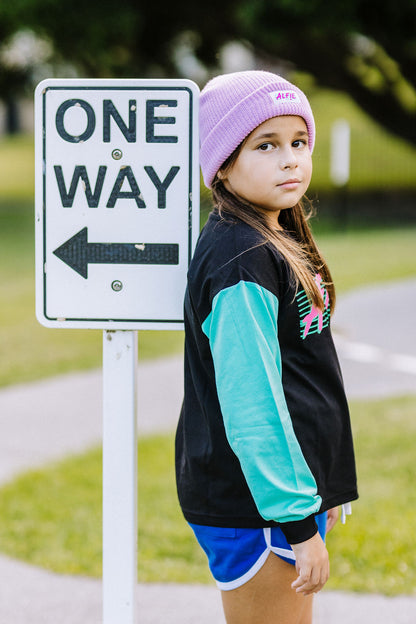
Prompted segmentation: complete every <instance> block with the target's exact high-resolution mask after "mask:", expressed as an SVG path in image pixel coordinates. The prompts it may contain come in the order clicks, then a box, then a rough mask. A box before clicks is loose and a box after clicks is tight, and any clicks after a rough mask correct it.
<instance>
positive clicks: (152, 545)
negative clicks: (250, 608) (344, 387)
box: [0, 397, 416, 595]
mask: <svg viewBox="0 0 416 624" xmlns="http://www.w3.org/2000/svg"><path fill="white" fill-rule="evenodd" d="M415 408H416V398H414V397H412V398H401V399H398V398H394V399H389V400H383V401H371V402H363V401H360V402H354V403H352V406H351V412H352V421H353V430H354V439H355V446H356V454H357V465H358V478H359V491H360V499H359V500H358V501H357V502H355V503H354V504H353V515H352V516H351V517H349V518H348V520H347V524H346V525H345V526H342V525H341V524H340V523H339V524H338V525H337V526H336V527H335V529H334V530H333V531H332V533H330V534H329V536H328V540H327V541H328V548H329V551H330V557H331V578H330V581H329V583H328V588H329V589H343V590H352V591H358V592H377V593H385V594H390V595H393V594H400V593H406V594H408V593H412V592H413V593H414V591H415V589H414V588H415V587H416V546H415V543H414V539H413V534H412V527H414V526H415V522H416V493H415V490H414V487H413V480H414V479H413V474H414V448H415V444H416V421H415V419H414V412H415ZM173 465H174V464H173V438H172V436H171V435H168V436H154V437H150V438H146V439H143V440H140V442H139V494H138V497H139V537H138V539H139V558H138V562H139V579H140V580H142V581H149V582H186V583H195V582H211V581H210V576H209V573H208V570H207V564H206V560H205V556H204V555H203V553H202V551H201V550H200V549H199V547H198V546H197V544H196V541H195V539H194V537H193V535H192V532H191V530H190V529H189V527H188V525H187V524H186V522H185V520H184V519H183V517H182V514H181V512H180V510H179V507H178V503H177V498H176V489H175V482H174V471H173ZM0 550H1V551H2V552H4V553H7V554H9V555H10V556H13V557H19V558H21V559H24V560H26V561H28V562H30V563H32V564H35V565H40V566H43V567H46V568H48V569H51V570H55V571H57V572H61V573H73V574H87V575H92V576H99V575H100V574H101V453H100V451H98V450H95V451H91V452H89V453H86V454H83V455H81V456H79V457H73V458H71V459H67V460H65V461H63V462H60V463H58V464H55V465H53V466H50V467H47V468H45V469H44V470H38V471H35V472H31V473H28V474H26V475H24V476H22V477H20V478H18V479H16V480H15V481H13V482H11V483H10V484H8V485H6V486H4V487H3V488H1V489H0Z"/></svg>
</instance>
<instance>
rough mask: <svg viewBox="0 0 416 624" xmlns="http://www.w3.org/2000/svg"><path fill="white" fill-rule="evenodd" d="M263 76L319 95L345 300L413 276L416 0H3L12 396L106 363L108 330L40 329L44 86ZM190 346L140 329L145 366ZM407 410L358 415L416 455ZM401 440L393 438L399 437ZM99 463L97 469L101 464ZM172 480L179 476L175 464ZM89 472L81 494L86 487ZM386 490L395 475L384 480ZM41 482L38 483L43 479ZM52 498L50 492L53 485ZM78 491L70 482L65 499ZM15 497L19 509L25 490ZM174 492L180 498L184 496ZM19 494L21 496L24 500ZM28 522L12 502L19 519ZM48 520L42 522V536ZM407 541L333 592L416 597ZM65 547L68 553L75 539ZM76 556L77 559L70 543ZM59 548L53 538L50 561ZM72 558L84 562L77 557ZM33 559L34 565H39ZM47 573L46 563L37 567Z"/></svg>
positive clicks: (0, 105) (323, 240)
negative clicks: (54, 81) (37, 125)
mask: <svg viewBox="0 0 416 624" xmlns="http://www.w3.org/2000/svg"><path fill="white" fill-rule="evenodd" d="M254 68H257V69H266V70H271V71H275V72H277V73H280V74H282V75H283V76H285V77H286V78H288V79H289V80H292V81H293V82H295V83H296V84H298V85H299V86H300V87H301V88H302V89H303V90H304V91H305V92H306V94H307V96H308V97H309V99H310V102H311V105H312V109H313V111H314V114H315V118H316V125H317V143H316V148H315V151H314V156H313V160H314V175H313V180H312V185H311V188H310V193H309V196H310V198H311V199H312V200H313V201H314V204H315V206H316V209H317V216H316V217H315V219H314V221H313V229H314V232H315V234H316V237H317V239H318V243H319V244H320V246H321V248H322V250H323V252H324V255H326V256H327V259H328V261H329V264H330V266H331V268H332V271H333V275H334V278H335V282H336V285H337V288H338V292H339V293H340V294H344V293H348V292H349V291H351V290H352V289H355V288H359V287H362V286H364V285H368V284H377V283H384V282H387V281H394V280H401V279H404V278H410V277H415V275H416V255H415V242H416V239H415V234H416V199H415V191H416V2H415V0H395V1H394V2H393V1H391V0H381V1H380V2H377V3H374V2H369V1H368V0H349V1H348V2H345V0H333V1H332V2H331V3H328V2H326V1H325V0H226V1H224V0H210V2H209V3H200V2H195V0H176V2H167V1H166V0H158V1H157V2H144V1H143V0H119V1H118V2H110V1H109V0H89V1H88V2H85V0H83V1H81V0H73V1H72V2H67V3H62V2H60V1H59V0H13V2H6V1H3V2H1V3H0V276H1V300H0V302H1V303H0V387H1V386H3V387H6V386H10V385H12V384H20V383H23V382H28V381H34V380H38V379H41V378H44V377H49V376H51V375H56V374H59V373H67V372H70V371H80V370H85V369H91V368H95V367H99V366H100V363H101V332H100V331H94V330H88V331H85V330H72V329H71V330H65V329H63V330H61V329H59V330H56V329H54V330H51V329H45V328H43V327H41V326H40V325H39V324H38V323H37V321H36V320H35V313H34V290H35V287H34V219H33V213H34V206H33V196H34V146H33V90H34V87H35V86H36V84H37V83H38V82H39V81H41V80H42V79H44V78H50V77H57V78H73V77H88V78H111V77H114V78H158V77H166V78H173V77H183V78H189V79H191V80H194V81H195V82H196V83H197V84H198V85H199V86H200V87H202V86H203V85H204V84H205V82H206V81H207V80H208V79H209V78H210V77H211V76H213V75H215V74H217V73H221V72H230V71H238V70H244V69H254ZM340 146H341V148H342V149H341V156H339V148H340ZM337 154H338V155H337ZM201 187H202V190H201V212H202V221H203V220H204V218H205V217H206V214H207V212H208V211H209V209H210V195H209V193H208V191H207V190H206V189H204V187H203V185H201ZM410 313H413V312H412V311H410V310H409V314H410ZM389 322H392V321H391V320H390V321H389ZM182 343H183V336H182V333H181V332H140V336H139V357H140V358H141V359H142V360H146V359H148V358H155V357H157V356H165V355H172V354H175V353H180V351H181V349H182ZM406 401H407V402H405V403H404V404H403V405H402V409H401V411H400V410H399V412H397V409H396V407H397V406H396V403H395V405H394V406H393V404H391V405H390V404H389V403H388V402H387V403H386V402H383V406H387V407H383V406H382V405H381V404H377V405H376V406H374V405H373V404H371V406H369V405H368V404H360V406H358V407H357V408H356V410H357V414H359V415H360V419H357V420H356V422H357V423H358V422H360V423H361V424H362V423H363V418H364V416H363V415H365V417H366V418H368V421H367V422H368V423H373V425H374V424H375V423H377V422H379V421H380V419H381V418H382V416H381V414H382V413H383V412H382V410H383V409H387V410H389V409H390V408H391V409H393V407H394V410H393V412H394V414H393V412H391V411H388V412H386V413H385V419H386V422H385V426H384V428H383V427H381V428H380V431H379V433H383V434H385V433H386V432H389V431H390V429H389V427H390V426H391V427H392V428H394V430H395V431H396V433H397V431H398V428H399V429H400V427H402V428H403V431H406V432H407V433H408V436H407V442H408V443H409V444H410V442H411V440H413V442H412V444H413V443H414V441H415V439H416V438H415V436H416V433H415V431H414V424H411V423H413V421H414V405H415V402H414V400H413V399H412V400H407V399H406ZM392 414H393V415H392ZM412 414H413V418H412ZM386 423H387V424H386ZM388 423H390V424H388ZM400 423H401V424H400ZM399 424H400V427H399ZM356 426H357V427H358V428H359V425H358V424H357V425H356ZM412 427H413V429H412ZM412 432H413V433H412ZM411 434H412V435H413V438H412V437H411ZM386 435H387V434H386ZM363 436H364V437H363V440H364V442H363V444H364V447H363V448H362V449H361V451H360V452H361V454H362V456H363V457H364V456H365V457H367V458H369V461H370V466H369V467H367V468H368V475H367V478H368V483H373V481H372V479H378V478H379V477H378V476H377V474H376V472H377V471H374V470H373V469H372V466H374V462H375V461H376V459H375V458H376V457H377V455H378V453H380V452H381V451H380V448H381V447H379V446H377V444H375V442H374V438H371V440H370V438H368V439H366V438H365V431H364V432H363ZM387 437H388V439H389V440H390V442H391V436H390V437H389V436H387ZM396 441H397V440H396ZM170 443H171V440H168V441H166V440H165V442H164V444H165V446H163V445H162V444H161V442H160V441H159V442H158V445H157V446H158V448H159V449H160V448H161V449H162V454H163V455H164V458H169V457H170V455H169V453H170V451H169V450H168V449H170V448H171V444H170ZM374 444H375V446H374ZM380 444H382V446H383V451H382V452H383V454H384V456H386V453H387V448H389V449H390V450H391V452H392V453H393V454H394V453H395V452H396V451H397V447H395V446H394V445H393V446H392V445H391V444H390V446H389V441H388V440H387V439H384V438H383V442H380ZM394 444H396V442H395V443H394ZM369 445H370V446H371V445H373V446H371V448H370V446H369ZM146 448H147V447H146ZM163 449H165V450H163ZM143 453H144V454H145V456H146V457H147V458H148V461H149V463H150V462H151V459H150V458H152V457H153V458H154V457H155V449H154V447H153V446H151V445H150V447H149V448H148V449H147V450H146V449H145V450H143ZM146 453H147V455H146ZM412 453H413V451H412V450H411V446H409V464H408V465H407V464H406V467H405V468H403V467H402V468H401V472H400V474H398V473H394V474H395V475H396V476H395V478H397V479H399V480H400V479H401V480H402V481H400V483H402V484H403V483H406V481H405V479H410V481H409V488H411V470H412V469H411V467H410V466H411V463H410V462H411V461H413V455H412ZM94 457H95V456H94ZM371 458H373V460H372V459H371ZM403 458H404V455H403V454H402V459H403ZM162 459H163V458H161V462H162ZM93 461H94V462H96V461H98V460H97V459H96V457H95V458H94V460H93ZM372 461H373V464H372V463H371V462H372ZM403 461H404V459H403ZM162 463H163V462H162ZM94 466H95V464H94ZM159 468H160V467H159ZM159 468H157V470H159ZM367 468H366V470H367ZM83 470H84V469H83ZM85 470H86V469H85ZM160 470H161V471H162V472H160V473H157V474H158V475H159V476H158V477H157V479H159V481H160V483H161V482H162V481H163V475H164V474H165V473H163V470H165V468H160ZM166 470H168V471H170V470H171V465H170V464H168V465H167V468H166ZM64 472H68V468H66V469H65V471H64ZM84 472H85V471H84ZM77 474H78V476H77V477H76V478H75V477H74V482H75V481H77V482H79V481H80V477H79V473H77ZM389 474H390V473H389ZM161 475H162V476H161ZM406 475H407V476H406ZM169 478H170V477H169ZM386 478H387V477H386V475H384V476H383V483H386ZM403 480H404V481H403ZM31 483H32V486H33V479H32V482H31ZM169 483H170V481H169ZM377 483H378V485H377V487H376V486H374V487H373V485H372V486H371V488H372V491H377V492H378V495H379V498H378V499H377V501H376V502H374V500H373V502H372V503H371V504H373V505H378V504H380V501H382V500H383V491H382V487H381V485H380V484H379V481H377ZM32 486H31V487H32ZM396 486H397V483H396V481H395V482H394V483H393V484H392V485H391V489H392V491H395V492H397V488H398V487H399V486H397V487H396ZM45 487H47V488H49V491H50V485H47V486H45ZM68 488H69V486H68V484H66V485H65V490H68ZM152 488H153V490H152V491H153V494H151V492H150V490H151V489H152ZM377 488H378V489H377ZM29 489H30V488H29ZM403 489H405V488H403ZM172 491H173V490H172ZM155 492H158V496H159V503H158V504H160V500H161V499H162V498H163V497H164V496H165V494H163V493H162V492H161V491H159V490H157V487H156V486H155V483H154V482H153V481H152V482H151V487H149V496H155ZM1 496H2V495H1ZM1 496H0V507H1V508H2V509H3V510H4V509H6V508H7V509H9V507H7V505H9V503H7V501H6V499H7V496H6V498H4V497H3V498H1ZM10 496H11V498H12V499H13V496H15V499H16V494H14V495H12V494H10ZM39 496H41V495H39ZM167 496H168V498H169V496H172V492H170V494H167ZM18 498H19V500H20V501H21V500H22V492H21V490H19V495H18ZM15 499H14V500H15ZM7 500H9V499H7ZM169 500H170V501H172V500H173V499H171V498H170V499H169ZM9 502H10V501H9ZM6 503H7V504H6ZM149 504H150V505H151V503H149ZM175 504H176V503H172V502H170V503H169V502H168V503H166V505H167V509H166V510H165V511H164V513H163V514H161V515H162V516H163V517H164V518H166V517H167V516H169V509H170V507H171V506H172V505H175ZM371 504H370V506H369V507H368V508H367V509H364V512H362V513H363V517H364V522H363V524H365V522H366V520H365V518H366V517H367V516H365V514H366V513H367V514H368V517H371V516H372V509H374V507H373V508H372V507H371ZM383 504H384V503H383ZM57 506H59V505H57ZM29 509H30V514H29V515H31V517H32V518H33V517H34V513H35V512H34V509H33V507H30V506H29ZM4 513H6V512H4ZM7 513H9V512H7ZM16 513H17V512H16V510H14V511H13V506H12V507H11V508H10V516H9V520H8V522H9V521H10V518H13V517H15V516H16ZM88 513H89V512H88ZM88 513H87V514H86V515H88ZM175 513H176V512H175ZM397 513H398V512H397ZM412 513H414V511H413V512H412ZM13 514H14V515H13ZM406 514H407V516H406ZM408 514H409V507H408V499H406V500H404V501H403V513H402V514H400V517H401V518H404V517H405V516H406V517H407V521H409V522H410V519H409V517H408ZM40 517H42V516H40ZM412 518H413V516H412ZM412 521H414V518H413V520H412ZM4 522H5V523H6V520H4ZM43 522H44V519H43V520H40V521H39V524H42V523H43ZM57 522H58V524H59V523H62V521H61V520H59V521H57ZM175 522H176V520H175ZM2 524H3V521H2ZM77 524H78V525H79V519H78V520H77ZM179 524H180V521H179ZM175 526H176V525H175ZM407 526H408V525H407ZM402 529H403V530H402V531H401V533H400V535H399V536H398V542H397V548H396V550H395V553H394V556H393V560H394V561H395V563H394V566H395V567H394V569H392V568H391V566H390V567H389V565H390V564H387V563H386V562H385V561H384V560H383V561H382V562H381V563H380V562H378V563H379V565H378V568H377V570H378V572H377V573H380V574H381V576H382V577H383V578H382V580H380V579H379V577H377V576H376V578H377V579H378V580H377V582H375V581H374V575H373V576H372V577H371V578H370V576H368V575H367V577H366V580H365V582H364V581H363V577H362V576H359V574H358V575H357V577H356V578H355V580H354V579H352V580H351V575H350V572H351V565H352V564H351V560H350V556H351V552H353V551H354V552H355V555H354V556H355V563H354V566H356V562H357V560H358V559H359V558H360V557H361V559H362V557H363V555H362V552H363V544H362V542H365V539H366V533H365V530H364V532H363V533H362V535H361V537H360V539H361V542H360V543H357V533H355V535H354V534H353V532H351V535H350V538H349V540H350V541H348V540H347V547H346V548H344V552H343V554H342V556H341V555H340V560H339V562H338V563H335V568H334V569H335V584H336V583H337V580H336V579H338V581H339V583H340V584H341V585H342V582H343V581H344V580H345V576H346V575H348V576H349V577H350V588H352V589H367V590H369V591H385V592H387V593H388V592H393V593H394V592H406V593H408V592H409V591H410V592H413V591H414V587H415V585H416V582H415V584H414V585H413V586H411V587H409V585H408V584H407V585H406V579H407V582H408V580H409V576H408V575H409V570H410V569H413V571H415V570H416V554H415V552H414V545H409V543H408V542H407V541H406V540H408V536H407V535H406V533H408V531H407V530H406V525H402ZM10 530H11V532H13V530H14V529H13V530H12V529H10ZM95 530H96V529H95ZM178 530H179V533H180V532H181V531H182V529H178ZM367 530H368V527H367ZM83 531H84V535H86V534H87V532H88V529H87V528H85V527H83ZM175 531H176V528H175V530H174V533H173V534H174V535H175V537H172V536H171V537H170V538H169V534H168V535H167V539H168V541H169V544H171V543H172V542H175V540H176V545H177V547H178V553H177V554H176V555H175V556H174V555H172V554H169V553H168V554H167V552H168V551H169V548H170V547H171V546H170V545H168V546H166V548H167V551H166V552H165V553H164V554H163V553H162V554H160V553H159V554H158V555H155V553H154V552H153V553H152V555H150V556H149V562H148V566H149V567H148V570H150V572H149V573H148V574H147V576H146V578H147V579H151V580H152V579H153V580H154V579H155V578H156V580H157V579H160V574H161V571H160V567H158V566H157V564H156V563H155V557H156V561H157V556H160V557H162V558H163V557H164V562H165V564H166V561H167V559H168V558H169V557H171V558H172V561H173V563H172V565H171V568H169V566H167V568H166V569H167V580H172V577H171V576H169V570H170V569H172V570H173V569H174V568H175V569H176V570H178V569H179V568H180V565H182V564H180V562H179V559H180V558H181V557H184V552H185V551H187V552H188V554H189V552H190V550H192V547H191V546H189V545H188V542H187V541H186V540H187V539H188V538H187V537H186V538H185V537H183V539H182V538H180V539H179V538H178V533H175ZM383 531H384V529H383V527H380V539H390V538H391V535H389V536H387V537H386V535H385V533H383ZM173 534H172V535H173ZM383 535H384V538H383ZM2 536H3V537H2ZM97 539H98V538H97ZM354 540H355V541H354ZM15 541H16V547H15V550H13V548H11V553H12V554H16V549H17V550H19V547H21V546H22V545H23V544H30V546H29V550H30V549H31V553H32V555H33V552H35V551H36V548H35V547H34V546H33V544H34V543H36V544H39V542H40V538H39V536H37V537H36V538H33V539H29V538H28V537H27V535H23V534H20V535H17V536H16V540H15ZM62 541H63V542H65V541H66V544H67V542H68V538H67V536H66V537H63V538H62ZM8 543H11V537H10V532H9V533H4V535H3V533H2V529H0V548H1V549H2V550H4V549H5V548H6V546H7V544H8ZM66 547H67V550H68V544H67V545H66ZM64 549H65V547H64ZM187 549H188V550H187ZM348 549H349V550H348ZM52 550H53V549H51V548H48V540H47V539H46V542H45V548H44V551H45V552H46V551H49V552H52ZM69 550H71V552H73V551H74V550H76V547H74V546H71V548H69ZM98 550H99V548H98ZM169 552H170V551H169ZM404 552H405V553H406V555H405V557H404V555H403V553H404ZM192 553H193V554H192V555H189V558H188V559H187V560H186V559H185V561H184V562H182V563H183V574H182V573H181V574H182V576H181V575H180V574H179V576H176V577H175V579H176V580H189V578H190V576H192V574H190V573H189V570H191V569H192V567H190V566H191V563H190V561H191V559H192V561H194V559H195V558H198V556H199V555H197V554H194V551H193V550H192ZM32 555H30V554H29V555H27V554H26V555H22V556H23V557H26V558H29V559H30V557H31V556H32ZM378 556H381V555H380V553H379V551H378V550H377V549H374V550H372V551H369V553H368V557H367V558H365V557H364V559H362V560H360V561H361V564H360V565H361V566H362V568H361V569H362V570H363V569H367V568H366V566H367V567H368V565H370V564H371V562H373V565H375V564H376V563H377V557H378ZM175 557H176V558H175ZM403 557H404V558H403ZM406 557H407V558H406ZM86 559H87V560H88V561H90V559H91V558H90V555H88V556H87V557H82V556H80V557H79V560H83V561H84V562H85V560H86ZM31 560H32V559H31ZM34 561H35V562H38V560H37V559H36V557H35V558H34ZM42 561H43V560H41V563H42ZM97 561H98V563H97V562H95V564H94V565H95V566H96V567H95V568H94V570H93V571H92V572H91V570H90V569H88V566H87V569H85V568H83V567H79V566H78V567H77V565H75V564H73V565H74V567H73V568H71V569H73V570H75V571H76V572H77V571H78V572H79V571H80V570H81V571H82V572H83V573H95V572H96V569H97V566H99V557H98V559H97ZM142 561H143V559H142ZM403 561H404V563H403ZM178 562H179V563H178ZM42 565H43V563H42ZM45 565H49V566H50V567H52V568H54V569H59V570H60V571H62V570H63V571H67V570H68V566H67V567H65V564H64V565H63V567H62V568H60V567H59V564H58V565H55V567H54V565H53V564H50V563H45ZM71 565H72V564H71ZM192 565H193V564H192ZM400 565H401V568H400ZM152 566H153V567H152ZM337 566H338V567H337ZM354 566H353V567H354ZM386 566H387V567H386ZM69 567H70V566H69ZM203 567H204V570H205V566H203ZM201 569H202V567H201ZM152 570H153V572H152ZM374 570H376V567H374ZM380 570H382V571H383V570H384V572H383V573H382V572H380ZM152 574H153V576H152ZM199 574H200V575H199V576H198V575H195V577H194V578H195V579H196V580H198V578H199V579H201V578H203V579H206V576H204V575H205V572H200V573H199ZM375 574H376V572H375ZM414 574H416V573H415V572H414ZM337 575H338V576H337ZM397 579H401V580H399V581H398V580H397ZM162 580H163V579H162ZM191 580H192V579H191ZM415 581H416V579H415ZM354 583H355V585H354ZM335 586H336V585H335ZM342 586H343V585H342Z"/></svg>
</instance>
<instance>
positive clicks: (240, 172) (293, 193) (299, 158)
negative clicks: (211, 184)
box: [219, 115, 312, 227]
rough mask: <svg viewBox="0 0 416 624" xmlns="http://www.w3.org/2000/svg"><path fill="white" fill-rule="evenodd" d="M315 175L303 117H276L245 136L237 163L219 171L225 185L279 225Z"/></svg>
mask: <svg viewBox="0 0 416 624" xmlns="http://www.w3.org/2000/svg"><path fill="white" fill-rule="evenodd" d="M311 176H312V158H311V153H310V150H309V146H308V131H307V126H306V123H305V121H304V119H303V118H302V117H297V116H294V115H284V116H281V117H273V118H272V119H268V120H267V121H265V122H264V123H262V124H261V125H260V126H258V127H257V128H256V129H255V130H253V132H252V133H251V134H249V136H248V137H247V138H246V139H245V141H244V143H243V145H242V147H241V150H240V153H239V155H238V157H237V159H236V160H235V161H234V163H233V164H232V165H231V166H230V167H229V168H228V169H227V170H225V171H223V172H220V173H219V177H220V178H221V179H222V180H223V183H224V185H225V187H226V188H227V189H228V190H229V191H230V192H231V193H233V194H234V195H236V196H237V197H240V198H241V199H244V200H246V201H248V202H249V203H250V204H252V205H253V206H255V207H256V208H258V209H259V210H261V211H262V212H264V213H265V214H266V216H267V217H268V219H269V221H270V222H271V225H272V226H274V227H276V225H277V226H278V219H279V213H280V211H281V210H284V209H285V208H292V207H293V206H295V205H296V204H297V202H298V201H299V200H300V198H301V197H302V196H303V195H304V194H305V192H306V190H307V188H308V186H309V183H310V180H311Z"/></svg>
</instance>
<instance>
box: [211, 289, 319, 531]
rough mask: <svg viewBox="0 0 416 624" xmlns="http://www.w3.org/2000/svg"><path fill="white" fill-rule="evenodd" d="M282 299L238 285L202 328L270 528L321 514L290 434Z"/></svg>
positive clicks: (231, 437) (236, 443) (230, 435)
mask: <svg viewBox="0 0 416 624" xmlns="http://www.w3.org/2000/svg"><path fill="white" fill-rule="evenodd" d="M278 312H279V302H278V299H277V297H276V296H275V295H274V294H273V293H271V292H270V291H269V290H267V289H265V288H263V287H262V286H260V285H259V284H256V283H253V282H247V281H240V282H239V283H238V284H236V285H234V286H231V287H229V288H226V289H224V290H222V291H220V292H219V293H218V294H217V295H216V297H215V298H214V300H213V305H212V310H211V313H210V314H209V316H208V317H207V318H206V320H205V321H204V323H203V325H202V329H203V331H204V333H205V334H206V336H207V337H208V339H209V342H210V347H211V352H212V356H213V361H214V367H215V379H216V385H217V392H218V398H219V402H220V406H221V411H222V415H223V419H224V426H225V431H226V435H227V439H228V442H229V444H230V446H231V448H232V449H233V451H234V453H235V454H236V456H237V457H238V459H239V461H240V464H241V468H242V471H243V474H244V476H245V479H246V481H247V484H248V487H249V489H250V491H251V494H252V496H253V499H254V501H255V503H256V505H257V508H258V510H259V512H260V514H261V516H262V517H263V518H265V520H274V521H277V522H292V521H299V520H303V519H304V518H306V517H307V516H310V515H311V514H314V513H316V512H318V511H319V508H320V505H321V498H320V496H319V495H318V494H317V485H316V482H315V479H314V477H313V475H312V473H311V471H310V469H309V466H308V465H307V463H306V460H305V458H304V456H303V454H302V450H301V448H300V445H299V442H298V440H297V438H296V435H295V432H294V430H293V425H292V421H291V418H290V414H289V411H288V407H287V404H286V400H285V395H284V391H283V385H282V367H281V355H280V347H279V341H278V328H277V318H278Z"/></svg>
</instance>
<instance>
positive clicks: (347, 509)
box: [341, 503, 352, 524]
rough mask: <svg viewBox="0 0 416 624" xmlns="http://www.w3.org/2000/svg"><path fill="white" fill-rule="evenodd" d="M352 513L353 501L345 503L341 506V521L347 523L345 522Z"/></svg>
mask: <svg viewBox="0 0 416 624" xmlns="http://www.w3.org/2000/svg"><path fill="white" fill-rule="evenodd" d="M351 514H352V509H351V503H344V504H343V505H342V506H341V522H342V524H345V522H346V520H347V516H350V515H351Z"/></svg>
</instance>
